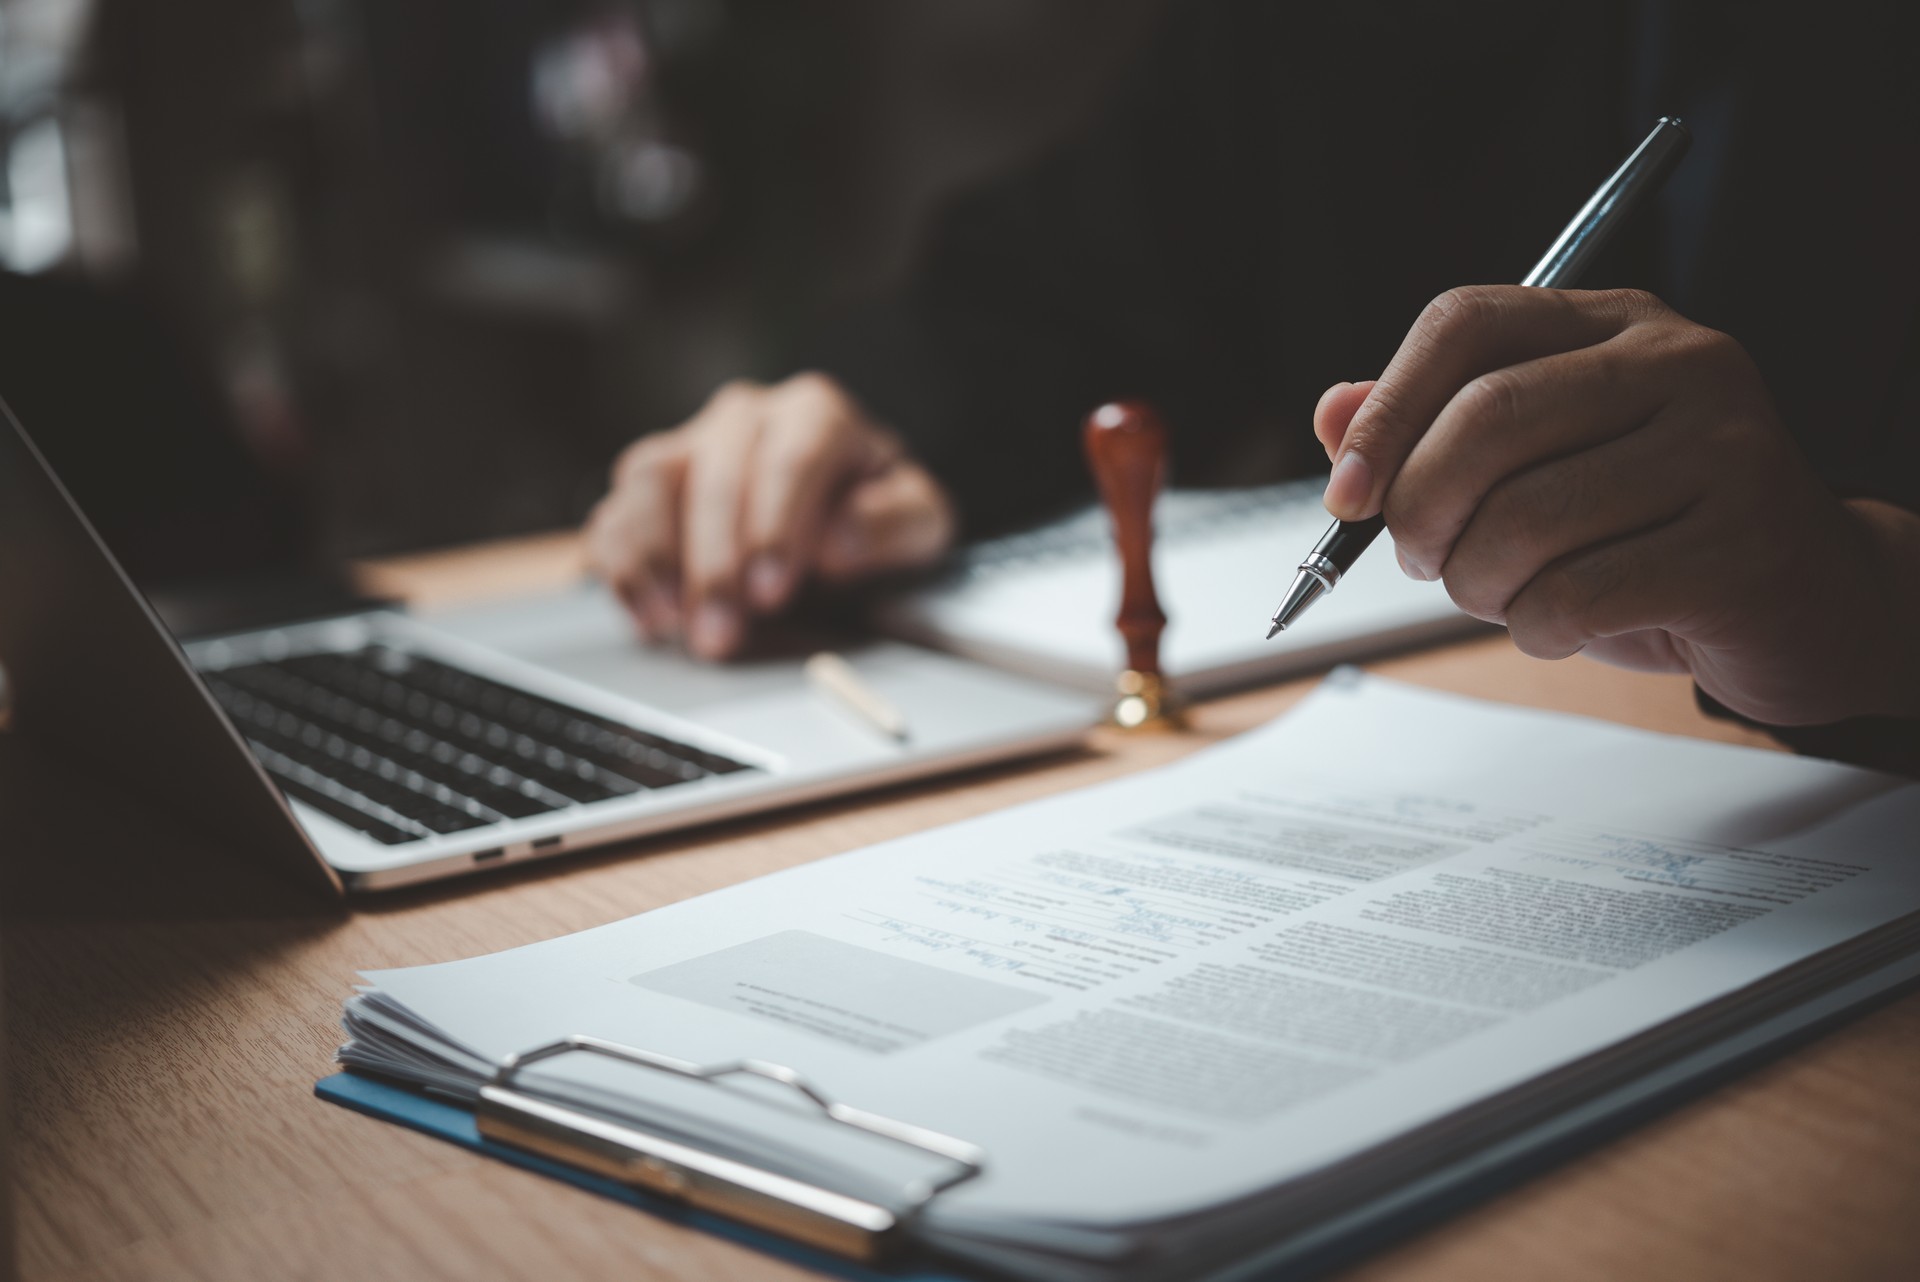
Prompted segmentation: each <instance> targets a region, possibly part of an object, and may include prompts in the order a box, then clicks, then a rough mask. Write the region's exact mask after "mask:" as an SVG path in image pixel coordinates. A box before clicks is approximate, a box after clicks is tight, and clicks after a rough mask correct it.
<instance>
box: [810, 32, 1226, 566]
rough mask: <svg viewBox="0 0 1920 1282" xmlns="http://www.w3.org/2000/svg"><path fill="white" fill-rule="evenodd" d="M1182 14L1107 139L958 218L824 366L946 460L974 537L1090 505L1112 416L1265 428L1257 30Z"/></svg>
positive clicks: (852, 326) (941, 462)
mask: <svg viewBox="0 0 1920 1282" xmlns="http://www.w3.org/2000/svg"><path fill="white" fill-rule="evenodd" d="M1175 9H1176V14H1175V15H1174V16H1173V17H1171V18H1169V19H1168V20H1167V22H1166V24H1165V25H1164V27H1163V28H1162V30H1160V31H1159V32H1158V33H1157V35H1156V36H1155V37H1154V40H1153V44H1152V46H1151V49H1150V52H1149V54H1148V55H1147V57H1146V58H1145V59H1144V61H1143V63H1142V64H1141V65H1140V66H1139V67H1138V68H1137V69H1136V71H1135V73H1134V74H1133V75H1132V76H1131V77H1130V79H1129V81H1128V83H1127V84H1126V86H1125V88H1124V89H1123V91H1122V92H1121V93H1120V94H1119V96H1118V98H1117V100H1116V101H1115V102H1114V103H1113V104H1112V106H1111V107H1110V109H1109V110H1108V111H1107V112H1106V113H1105V114H1104V116H1103V117H1102V118H1101V119H1100V120H1099V122H1098V123H1097V124H1096V125H1095V127H1094V128H1093V129H1092V130H1090V131H1089V132H1087V133H1086V134H1084V135H1083V136H1081V137H1080V138H1078V139H1076V140H1075V141H1074V142H1072V143H1071V144H1070V145H1068V146H1066V147H1064V148H1061V149H1059V150H1057V151H1056V152H1054V153H1052V154H1048V155H1046V156H1044V157H1043V158H1041V159H1040V160H1039V161H1038V162H1036V163H1034V164H1032V165H1030V166H1029V167H1028V168H1027V169H1026V170H1025V171H1024V172H1021V173H1019V174H1017V175H1015V176H1013V177H1012V178H1010V179H1007V180H1003V181H1000V182H997V183H995V184H994V185H992V186H991V187H989V188H986V189H983V190H980V191H977V192H974V193H972V194H970V195H967V196H965V197H963V198H961V199H959V200H958V201H956V202H955V203H953V204H952V205H951V206H950V207H949V208H948V209H947V210H946V211H945V212H944V213H943V215H942V216H941V217H940V218H939V220H938V222H937V224H936V226H935V227H934V230H933V233H932V235H931V237H930V238H929V241H928V243H927V244H926V246H925V248H924V251H923V253H922V254H921V257H920V265H919V267H918V269H917V271H916V272H915V274H914V276H913V278H912V280H911V282H910V284H909V285H908V287H907V288H906V289H905V290H904V291H903V292H902V293H901V294H900V295H899V296H897V297H896V298H893V299H891V300H889V301H888V302H887V303H885V304H884V305H881V306H877V307H874V308H871V309H868V310H866V311H864V312H862V313H860V314H857V315H856V316H854V317H851V318H849V319H848V320H847V322H846V323H844V324H843V325H841V326H839V327H838V329H837V332H836V333H835V335H834V338H833V340H832V342H831V344H830V345H829V346H828V347H827V349H826V351H825V353H824V359H823V360H821V362H820V364H822V366H824V367H825V368H827V369H828V370H830V371H831V372H832V373H834V374H835V375H837V376H838V377H840V378H841V379H842V381H844V382H845V383H847V384H848V385H849V386H850V387H851V388H852V390H853V391H854V392H855V393H856V394H857V395H858V396H859V397H860V398H861V399H862V401H863V402H865V404H866V405H867V407H868V409H869V410H871V411H872V412H873V413H874V414H875V416H876V417H878V418H879V419H881V420H882V421H884V422H887V423H890V424H892V425H893V426H894V427H896V428H897V429H898V430H900V431H901V433H902V434H903V435H904V436H905V437H906V438H907V440H908V442H909V444H910V446H911V447H912V448H913V449H914V450H915V451H916V452H917V453H918V454H920V455H921V456H922V457H923V458H925V459H926V461H927V462H928V463H929V465H930V466H931V467H932V469H933V470H934V472H935V474H936V475H938V476H939V477H940V478H941V479H942V480H943V481H944V482H945V483H946V484H947V485H948V486H949V488H950V489H951V490H952V491H953V493H954V494H955V496H956V498H957V500H958V501H959V503H960V506H961V510H962V515H963V520H964V522H965V524H966V526H967V529H968V533H969V534H979V533H983V532H988V531H992V530H995V529H1000V528H1005V527H1006V526H1008V525H1010V524H1014V523H1017V522H1020V521H1022V520H1026V519H1031V518H1033V517H1036V516H1038V515H1041V514H1043V513H1044V512H1046V511H1047V510H1048V509H1050V508H1056V507H1059V506H1063V505H1065V504H1067V503H1071V502H1077V501H1082V500H1084V498H1085V497H1086V496H1088V495H1089V494H1090V493H1091V487H1090V484H1089V482H1088V480H1087V477H1086V469H1085V466H1084V464H1083V462H1082V460H1081V456H1080V446H1079V424H1080V421H1081V419H1082V418H1083V417H1084V416H1085V415H1086V413H1087V412H1088V411H1089V410H1091V409H1093V408H1094V406H1096V405H1097V404H1099V403H1100V402H1102V401H1105V400H1110V399H1113V398H1116V397H1121V396H1143V397H1146V398H1148V399H1150V400H1152V401H1154V402H1155V403H1156V404H1157V405H1158V406H1159V408H1160V410H1161V412H1162V413H1163V414H1164V415H1165V416H1166V417H1167V419H1168V420H1169V422H1170V424H1172V425H1173V428H1174V431H1175V434H1176V436H1178V435H1180V434H1181V433H1182V432H1188V431H1198V430H1202V428H1203V427H1204V426H1205V425H1210V424H1214V423H1218V422H1223V421H1227V420H1233V419H1237V418H1241V417H1244V415H1245V412H1246V406H1247V403H1248V400H1249V394H1250V388H1249V383H1250V380H1251V378H1252V376H1253V374H1254V371H1256V370H1257V369H1258V368H1259V365H1260V362H1259V361H1258V359H1257V351H1256V349H1257V347H1258V338H1257V330H1258V326H1257V325H1256V324H1255V323H1254V318H1253V316H1252V315H1251V314H1250V313H1251V310H1252V308H1253V306H1254V302H1253V299H1252V298H1251V297H1250V295H1252V294H1253V293H1255V292H1256V291H1255V289H1254V287H1253V275H1254V274H1253V273H1252V272H1251V271H1250V270H1248V264H1247V263H1246V262H1245V261H1244V246H1246V245H1247V244H1248V243H1249V238H1250V234H1249V223H1250V220H1252V219H1253V218H1254V217H1255V216H1256V214H1255V208H1254V205H1253V202H1252V201H1251V200H1250V199H1249V198H1247V196H1246V195H1245V194H1244V193H1242V192H1239V191H1236V190H1235V187H1236V185H1238V184H1240V183H1242V182H1244V181H1245V175H1246V174H1247V170H1248V167H1247V165H1246V164H1244V163H1239V162H1241V161H1243V159H1244V157H1245V156H1247V155H1248V154H1252V152H1251V151H1250V148H1252V147H1253V146H1254V144H1253V142H1252V140H1251V139H1250V138H1249V137H1248V136H1247V135H1248V133H1249V131H1250V130H1251V129H1252V128H1253V127H1254V125H1253V121H1254V120H1255V119H1257V117H1258V115H1259V113H1257V112H1249V111H1247V110H1244V109H1243V106H1244V104H1241V103H1238V102H1236V101H1235V93H1236V87H1244V86H1245V85H1246V83H1247V78H1246V76H1245V75H1243V74H1241V73H1240V72H1239V71H1238V70H1236V63H1237V61H1238V60H1240V59H1243V58H1245V57H1246V56H1247V54H1248V50H1247V49H1246V47H1245V46H1246V45H1247V43H1248V42H1247V41H1245V40H1236V36H1237V35H1239V34H1241V32H1240V31H1239V30H1237V28H1239V27H1243V26H1244V25H1245V24H1244V22H1240V21H1236V20H1235V14H1236V13H1238V12H1239V10H1238V7H1235V6H1219V5H1205V4H1194V5H1191V6H1187V5H1182V6H1176V7H1175Z"/></svg>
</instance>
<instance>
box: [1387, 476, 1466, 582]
mask: <svg viewBox="0 0 1920 1282" xmlns="http://www.w3.org/2000/svg"><path fill="white" fill-rule="evenodd" d="M1408 489H1409V487H1407V486H1404V485H1395V486H1394V487H1393V488H1391V489H1389V490H1388V491H1387V497H1386V500H1385V502H1383V503H1382V504H1381V507H1380V511H1381V514H1382V515H1383V516H1385V517H1386V521H1387V528H1388V529H1389V530H1391V531H1393V541H1394V542H1395V543H1397V544H1399V545H1400V547H1401V549H1402V550H1404V551H1405V552H1407V553H1408V554H1409V555H1410V556H1412V557H1413V559H1414V560H1416V561H1419V562H1420V563H1421V564H1423V565H1427V566H1431V565H1432V564H1433V563H1434V559H1435V553H1436V552H1438V551H1439V549H1440V548H1441V547H1442V546H1444V543H1445V540H1446V539H1447V538H1448V537H1450V534H1451V532H1450V531H1448V530H1447V529H1446V528H1445V524H1446V522H1445V520H1444V518H1443V517H1441V515H1440V513H1439V510H1438V508H1437V506H1436V505H1435V504H1432V503H1429V502H1427V501H1426V500H1425V499H1424V498H1423V497H1422V496H1421V495H1419V494H1416V493H1408V492H1407V491H1408Z"/></svg>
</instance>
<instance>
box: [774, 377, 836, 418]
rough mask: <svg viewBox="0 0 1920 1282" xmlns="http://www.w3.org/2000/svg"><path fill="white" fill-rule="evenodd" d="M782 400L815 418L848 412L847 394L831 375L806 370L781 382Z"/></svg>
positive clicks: (832, 416)
mask: <svg viewBox="0 0 1920 1282" xmlns="http://www.w3.org/2000/svg"><path fill="white" fill-rule="evenodd" d="M777 390H778V392H779V395H780V397H781V399H782V400H784V401H786V402H788V403H789V404H790V405H793V406H795V407H796V408H799V409H801V410H803V411H805V413H806V414H808V415H809V416H811V417H815V418H836V417H839V416H840V415H842V414H844V413H845V412H846V408H847V403H848V402H847V394H846V393H845V392H844V391H842V390H841V388H840V384H839V383H838V382H837V381H836V380H835V379H833V378H832V377H830V376H829V375H826V374H822V373H820V372H818V371H817V370H806V371H804V372H802V373H799V374H795V375H793V376H792V377H790V378H788V379H787V380H786V381H785V382H783V383H781V384H780V386H779V388H778V389H777Z"/></svg>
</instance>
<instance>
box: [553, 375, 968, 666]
mask: <svg viewBox="0 0 1920 1282" xmlns="http://www.w3.org/2000/svg"><path fill="white" fill-rule="evenodd" d="M953 535H954V515H953V506H952V504H951V503H950V502H949V501H948V499H947V496H946V494H945V492H944V491H943V490H942V489H941V488H940V485H939V484H938V482H936V481H935V480H934V479H933V477H932V476H931V475H930V474H929V473H928V472H927V470H926V469H925V468H923V467H921V466H920V465H919V464H918V463H916V462H914V461H913V460H912V459H910V458H909V457H907V455H906V453H905V451H904V450H903V449H902V447H901V445H900V442H899V440H898V439H897V438H896V437H895V436H894V435H893V433H891V432H889V431H887V430H886V429H885V428H883V427H881V426H879V425H878V424H876V423H874V422H873V421H872V420H871V419H869V418H868V417H867V415H866V412H865V411H864V410H863V409H862V408H861V407H860V405H859V403H858V402H856V401H855V400H854V399H853V398H852V397H851V396H849V395H848V394H847V393H846V392H845V391H844V390H843V389H842V388H841V387H840V386H839V384H837V383H835V382H834V381H833V380H832V379H830V378H827V377H825V376H823V375H819V374H799V375H796V376H794V377H792V378H789V379H787V380H786V381H784V382H782V383H779V384H776V385H775V386H772V387H766V386H762V385H760V384H756V383H744V382H741V383H729V384H727V385H726V386H724V387H722V388H721V389H720V390H719V391H717V392H715V393H714V394H713V396H712V398H711V399H710V400H708V402H707V403H706V405H705V406H704V407H702V408H701V410H700V412H699V413H698V414H696V415H694V416H693V418H691V419H690V420H688V421H687V422H686V423H683V424H681V425H680V426H679V427H677V428H674V429H673V430H671V431H665V432H656V433H653V434H652V435H649V436H643V437H641V438H640V439H639V440H638V441H636V442H635V443H634V444H633V445H631V446H629V447H628V448H627V450H626V451H625V452H624V453H623V454H621V456H620V458H619V461H618V462H617V463H615V465H614V468H613V484H612V488H611V490H610V492H609V493H608V494H607V496H606V498H604V499H602V500H601V501H600V504H599V505H598V506H597V507H596V508H595V509H594V511H593V514H592V515H591V516H590V517H589V518H588V520H587V527H586V543H587V557H588V563H589V565H590V566H591V568H592V569H593V571H594V572H595V573H596V574H598V575H599V576H600V577H601V578H602V579H603V580H605V581H606V583H607V584H608V585H609V586H610V587H611V588H612V589H613V591H614V592H615V593H616V594H618V596H619V597H620V599H621V600H622V601H623V602H625V604H626V606H627V608H628V610H629V611H631V612H632V614H633V617H634V621H635V623H636V625H637V626H638V628H639V629H640V632H641V634H642V635H643V636H645V637H647V638H649V639H653V640H671V639H675V638H680V639H684V641H685V643H686V645H687V648H688V649H689V650H691V651H693V653H695V654H697V655H699V656H701V657H702V658H707V659H720V658H725V657H726V656H728V655H730V654H732V653H734V652H735V651H736V650H738V649H739V647H740V644H741V642H742V641H743V640H744V639H745V637H746V632H747V626H748V620H749V618H750V616H752V615H754V614H769V613H772V612H774V611H777V610H779V609H781V608H782V607H784V606H785V605H786V604H787V603H788V602H789V601H791V600H792V599H793V595H794V593H795V591H796V590H797V589H798V587H799V586H800V584H801V583H802V582H803V581H804V580H806V579H807V578H808V577H810V576H811V577H817V578H819V579H822V580H824V581H826V582H829V583H845V582H850V581H852V580H855V579H859V578H862V577H864V576H867V575H872V574H878V573H881V572H884V571H889V570H901V569H909V568H912V567H915V566H920V565H925V564H928V563H930V562H932V561H935V560H937V559H938V558H939V557H940V556H941V555H942V554H943V553H944V552H945V551H946V550H947V548H948V547H949V546H950V545H951V544H952V542H953Z"/></svg>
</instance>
